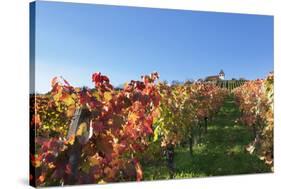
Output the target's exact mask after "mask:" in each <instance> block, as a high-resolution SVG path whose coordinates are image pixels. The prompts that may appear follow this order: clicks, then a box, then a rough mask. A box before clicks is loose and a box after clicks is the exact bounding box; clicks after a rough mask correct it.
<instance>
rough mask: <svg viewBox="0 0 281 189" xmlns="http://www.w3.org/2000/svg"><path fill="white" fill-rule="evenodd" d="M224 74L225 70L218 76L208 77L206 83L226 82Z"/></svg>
mask: <svg viewBox="0 0 281 189" xmlns="http://www.w3.org/2000/svg"><path fill="white" fill-rule="evenodd" d="M224 76H225V74H224V72H223V70H221V71H220V73H219V74H218V75H213V76H208V77H206V79H205V81H219V80H224Z"/></svg>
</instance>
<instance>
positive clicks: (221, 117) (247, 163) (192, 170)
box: [144, 97, 271, 180]
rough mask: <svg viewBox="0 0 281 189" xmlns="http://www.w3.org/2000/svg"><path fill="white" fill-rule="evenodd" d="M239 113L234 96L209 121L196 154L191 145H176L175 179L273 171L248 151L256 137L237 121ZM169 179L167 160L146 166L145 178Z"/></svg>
mask: <svg viewBox="0 0 281 189" xmlns="http://www.w3.org/2000/svg"><path fill="white" fill-rule="evenodd" d="M239 115H240V112H239V110H238V108H237V107H236V106H235V103H234V101H233V98H232V97H229V98H227V99H226V101H225V103H224V106H223V107H222V108H221V110H220V111H219V113H218V115H217V116H216V118H215V119H214V121H213V122H212V123H210V124H209V128H208V133H207V134H206V135H205V136H203V138H202V139H201V141H200V143H199V144H198V145H197V146H195V147H194V154H193V157H191V156H190V154H189V151H188V149H187V148H182V147H178V148H176V151H175V173H174V177H173V178H191V177H206V176H221V175H235V174H250V173H266V172H271V171H270V168H269V167H267V166H266V165H265V164H264V162H263V161H261V160H260V159H259V158H258V157H257V156H256V155H254V154H252V155H251V154H249V153H247V152H246V151H245V145H247V144H249V143H250V142H251V141H252V139H253V136H252V132H250V131H249V130H248V128H247V127H246V126H243V125H239V124H238V123H237V119H238V118H239ZM169 178H170V177H169V170H168V169H167V166H166V164H165V161H164V160H162V161H159V162H158V163H157V165H144V180H158V179H169Z"/></svg>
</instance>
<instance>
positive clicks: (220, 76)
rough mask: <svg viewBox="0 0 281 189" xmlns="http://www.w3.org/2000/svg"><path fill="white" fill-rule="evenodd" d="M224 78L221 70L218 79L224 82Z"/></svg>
mask: <svg viewBox="0 0 281 189" xmlns="http://www.w3.org/2000/svg"><path fill="white" fill-rule="evenodd" d="M224 76H225V74H224V72H223V70H221V71H220V73H219V78H220V79H221V80H224Z"/></svg>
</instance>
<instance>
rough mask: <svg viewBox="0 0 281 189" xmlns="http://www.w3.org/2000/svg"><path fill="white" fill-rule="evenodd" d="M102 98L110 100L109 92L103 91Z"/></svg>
mask: <svg viewBox="0 0 281 189" xmlns="http://www.w3.org/2000/svg"><path fill="white" fill-rule="evenodd" d="M104 99H105V101H110V100H111V99H112V94H111V92H105V93H104Z"/></svg>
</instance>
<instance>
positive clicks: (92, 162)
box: [89, 155, 100, 166]
mask: <svg viewBox="0 0 281 189" xmlns="http://www.w3.org/2000/svg"><path fill="white" fill-rule="evenodd" d="M89 161H90V165H91V166H95V165H99V164H100V158H99V157H98V156H97V155H94V156H92V157H90V158H89Z"/></svg>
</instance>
